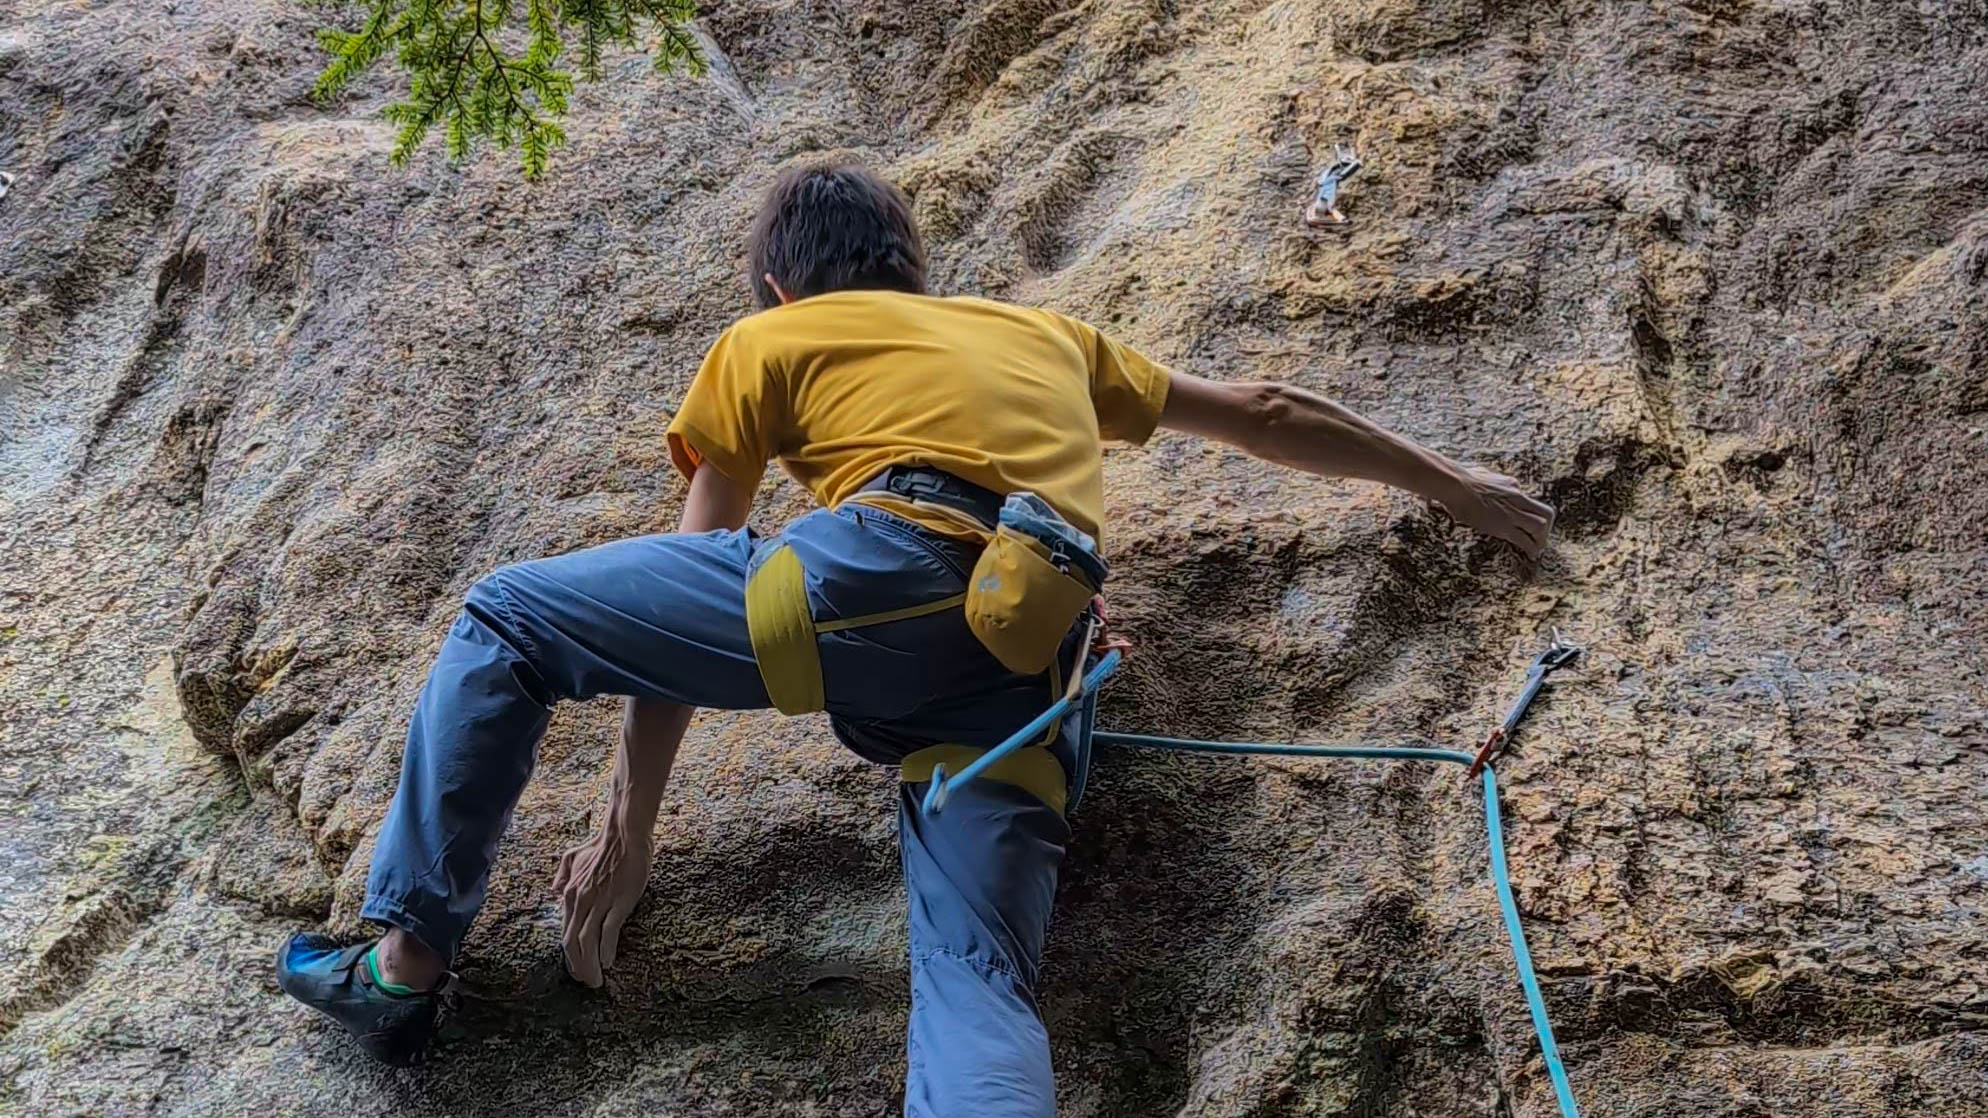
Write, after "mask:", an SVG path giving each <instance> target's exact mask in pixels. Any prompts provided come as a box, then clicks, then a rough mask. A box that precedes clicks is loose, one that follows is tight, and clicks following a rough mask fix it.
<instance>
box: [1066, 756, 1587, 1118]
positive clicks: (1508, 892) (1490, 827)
mask: <svg viewBox="0 0 1988 1118" xmlns="http://www.w3.org/2000/svg"><path fill="white" fill-rule="evenodd" d="M1093 737H1094V738H1095V739H1096V741H1097V742H1098V743H1099V744H1101V745H1131V746H1140V747H1143V748H1146V749H1170V750H1174V751H1175V752H1180V753H1227V754H1242V755H1263V756H1273V757H1350V758H1356V759H1361V760H1377V761H1447V762H1449V763H1450V764H1453V765H1463V766H1465V767H1468V766H1469V765H1470V764H1471V762H1472V761H1474V760H1475V758H1474V757H1473V756H1472V755H1471V754H1468V753H1459V752H1457V751H1455V750H1450V749H1414V748H1406V747H1404V748H1400V749H1377V748H1372V747H1369V746H1360V745H1278V744H1275V743H1270V742H1232V741H1192V740H1187V739H1182V738H1156V737H1150V736H1148V735H1145V734H1114V733H1108V732H1106V731H1103V730H1100V731H1098V732H1097V733H1096V734H1094V735H1093ZM1481 775H1482V778H1483V781H1484V830H1485V832H1486V833H1487V834H1488V835H1489V836H1490V840H1491V883H1492V885H1493V886H1495V887H1496V888H1497V891H1498V907H1499V908H1500V909H1502V910H1503V911H1504V914H1505V933H1506V934H1507V935H1508V936H1510V937H1511V940H1512V961H1513V962H1514V963H1515V964H1516V965H1517V967H1518V972H1519V986H1520V988H1522V989H1523V990H1524V991H1525V996H1526V1008H1527V1009H1528V1010H1530V1011H1531V1012H1532V1027H1533V1031H1535V1032H1537V1033H1538V1034H1539V1053H1540V1057H1541V1058H1542V1059H1543V1060H1544V1061H1545V1063H1546V1074H1547V1076H1548V1077H1549V1078H1550V1079H1552V1080H1553V1093H1554V1094H1555V1095H1556V1096H1557V1097H1558V1098H1559V1100H1560V1113H1561V1114H1562V1115H1564V1116H1565V1118H1580V1113H1581V1112H1580V1109H1579V1108H1578V1107H1576V1106H1575V1105H1574V1088H1573V1085H1572V1084H1571V1083H1570V1082H1569V1081H1568V1079H1567V1068H1566V1065H1564V1064H1562V1063H1561V1062H1560V1046H1559V1045H1558V1044H1555V1043H1554V1041H1553V1025H1552V1024H1551V1023H1550V1022H1548V1021H1547V1019H1546V999H1545V998H1544V997H1542V996H1541V995H1540V992H1539V977H1538V975H1537V974H1535V973H1534V971H1533V966H1532V952H1531V951H1530V950H1528V949H1527V948H1526V933H1525V928H1524V927H1523V926H1521V925H1520V923H1519V905H1518V901H1517V900H1515V899H1514V898H1513V896H1512V875H1511V872H1510V870H1509V869H1508V868H1507V867H1506V865H1505V826H1504V821H1503V818H1502V816H1501V815H1500V813H1499V811H1498V778H1497V777H1496V776H1494V775H1492V772H1491V768H1490V766H1488V765H1487V766H1485V767H1484V769H1483V771H1482V773H1481Z"/></svg>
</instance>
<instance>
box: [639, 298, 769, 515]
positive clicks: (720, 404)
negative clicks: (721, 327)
mask: <svg viewBox="0 0 1988 1118" xmlns="http://www.w3.org/2000/svg"><path fill="white" fill-rule="evenodd" d="M779 385H780V381H779V376H778V370H776V369H773V368H771V367H770V365H769V363H768V361H767V360H766V358H765V355H764V354H762V353H760V352H759V351H758V347H756V346H754V345H752V344H751V339H750V338H749V337H745V336H742V331H741V330H740V327H739V326H738V325H734V326H733V327H732V328H731V329H729V330H727V331H725V332H724V333H723V334H721V335H719V337H718V340H717V341H716V342H713V343H712V344H711V351H710V352H709V353H706V354H705V355H704V364H703V365H702V366H701V367H699V368H698V370H697V377H696V379H694V380H692V381H691V382H690V391H689V392H686V393H685V394H684V397H683V406H682V407H680V408H678V409H677V413H676V418H674V419H672V420H671V421H670V428H669V435H668V438H669V444H670V459H671V460H672V461H674V462H675V463H676V468H677V469H678V470H680V471H682V473H683V476H685V477H690V476H691V475H693V474H694V473H696V471H697V467H698V465H699V464H700V463H702V462H709V463H711V465H712V466H714V467H716V468H717V470H718V472H719V473H721V474H724V475H725V476H726V477H728V478H731V479H732V480H733V481H737V482H742V483H744V484H747V485H751V484H754V483H756V482H757V481H758V480H759V478H760V476H761V475H762V474H764V473H765V472H766V462H767V460H768V459H770V458H772V457H773V454H774V451H775V450H776V449H777V448H778V446H779V432H780V430H781V427H782V424H783V423H784V422H785V416H786V413H787V404H786V400H785V398H784V396H783V394H782V392H781V391H780V387H779Z"/></svg>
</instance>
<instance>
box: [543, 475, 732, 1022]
mask: <svg viewBox="0 0 1988 1118" xmlns="http://www.w3.org/2000/svg"><path fill="white" fill-rule="evenodd" d="M752 496H753V488H752V487H751V486H747V485H742V484H740V483H738V482H735V481H733V480H732V479H730V478H728V477H726V476H725V475H724V474H721V473H719V472H718V471H717V469H716V468H714V467H712V466H710V465H708V464H707V465H701V466H699V467H697V474H696V476H694V477H693V478H692V479H691V482H690V496H689V498H688V499H686V500H685V502H684V506H683V519H682V521H681V522H680V523H679V524H678V531H682V532H708V531H710V530H711V529H714V528H737V527H740V526H741V525H743V524H744V523H745V520H746V513H748V512H750V511H751V509H752ZM690 715H691V708H690V707H687V706H684V705H683V704H681V703H672V702H666V701H664V700H661V699H629V700H627V702H626V703H625V704H624V705H623V707H622V716H621V744H620V747H619V748H618V749H616V750H615V756H614V779H613V783H612V784H611V785H610V787H609V792H608V802H607V814H606V816H605V817H604V818H603V819H602V821H601V829H600V831H599V833H598V834H596V835H595V836H594V837H593V838H592V839H589V840H588V841H586V842H584V843H582V844H580V845H579V846H576V847H574V848H573V849H571V850H569V851H567V852H566V856H565V857H563V858H561V859H560V861H559V873H558V875H557V876H556V877H555V878H554V879H553V882H552V889H553V892H555V893H557V894H558V895H559V908H560V914H561V915H562V916H563V917H564V925H565V947H566V969H567V970H568V971H570V972H572V975H573V977H574V978H577V979H579V980H580V981H581V982H584V983H586V984H587V985H589V986H599V985H600V984H601V982H602V975H601V971H602V970H603V968H606V967H611V966H613V965H614V954H615V949H616V947H617V946H618V945H619V943H620V940H621V925H622V924H623V923H624V922H625V921H626V920H627V919H628V914H629V913H631V912H633V911H634V910H635V902H637V901H639V900H641V899H642V890H643V888H644V886H646V885H647V883H648V880H649V862H650V858H651V850H650V843H651V841H652V839H653V837H654V835H655V831H656V815H657V813H658V812H659V811H661V810H662V805H663V789H664V787H665V786H667V785H668V783H669V779H670V766H671V765H673V764H674V763H675V762H676V752H677V746H678V745H679V744H681V743H682V741H683V733H684V730H686V729H687V728H689V726H690Z"/></svg>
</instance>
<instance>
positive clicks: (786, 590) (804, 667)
mask: <svg viewBox="0 0 1988 1118" xmlns="http://www.w3.org/2000/svg"><path fill="white" fill-rule="evenodd" d="M746 631H747V632H748V633H750V634H751V636H752V656H753V659H755V660H757V661H759V679H760V682H762V683H764V684H765V685H766V697H767V698H769V699H771V700H773V705H774V706H775V707H777V708H778V709H779V711H780V713H782V714H813V713H814V712H815V711H818V710H821V709H823V708H824V707H826V706H828V699H827V697H826V696H825V695H824V694H823V693H822V683H821V652H820V650H819V649H817V648H816V647H815V622H814V616H813V615H812V614H811V613H809V611H808V576H807V572H806V571H805V570H803V569H802V567H801V557H800V556H799V555H796V554H794V549H793V548H791V547H782V548H780V549H779V550H778V551H775V552H774V553H773V554H772V555H770V556H768V557H767V560H766V562H764V563H761V564H760V565H759V569H757V570H755V571H753V572H752V577H751V578H748V579H746Z"/></svg>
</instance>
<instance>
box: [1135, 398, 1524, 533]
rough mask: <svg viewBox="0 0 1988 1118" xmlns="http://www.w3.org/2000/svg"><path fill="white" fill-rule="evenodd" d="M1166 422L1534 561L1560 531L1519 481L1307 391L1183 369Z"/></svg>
mask: <svg viewBox="0 0 1988 1118" xmlns="http://www.w3.org/2000/svg"><path fill="white" fill-rule="evenodd" d="M1160 423H1161V424H1162V425H1163V426H1167V427H1172V428H1174V429H1175V430H1178V431H1186V432H1188V433H1190V434H1195V435H1200V436H1202V437H1204V438H1210V439H1220V440H1221V441H1222V442H1225V443H1228V444H1229V445H1231V446H1235V447H1240V448H1242V449H1243V450H1246V451H1248V452H1249V453H1251V454H1253V455H1255V456H1257V457H1258V458H1262V459H1264V460H1266V461H1270V462H1275V463H1277V464H1279V465H1283V466H1291V467H1293V468H1296V469H1300V470H1304V471H1305V472H1307V473H1313V474H1318V475H1320V476H1322V477H1352V478H1365V479H1367V480H1369V481H1378V482H1381V483H1383V484H1386V485H1392V486H1394V487H1395V488H1397V489H1406V490H1407V491H1409V492H1410V493H1414V494H1416V495H1417V496H1419V497H1423V498H1425V499H1427V500H1431V501H1434V502H1436V503H1438V504H1440V505H1441V506H1442V507H1443V508H1444V509H1445V510H1447V511H1448V512H1449V514H1450V515H1451V516H1454V517H1457V518H1458V519H1460V520H1462V521H1463V522H1464V523H1465V524H1468V525H1470V526H1471V527H1472V528H1475V529H1477V530H1478V531H1480V532H1483V533H1485V534H1487V535H1491V536H1496V537H1497V538H1499V539H1502V540H1505V541H1506V542H1508V543H1510V544H1512V545H1513V546H1515V547H1517V548H1519V550H1521V551H1523V552H1524V553H1525V554H1526V555H1528V556H1536V555H1538V554H1539V552H1540V549H1541V548H1543V547H1545V546H1546V539H1547V536H1548V534H1549V533H1550V532H1551V531H1552V530H1553V509H1552V507H1551V506H1549V505H1547V504H1546V503H1545V502H1543V501H1539V500H1535V499H1534V498H1532V497H1530V496H1528V495H1527V494H1526V493H1525V492H1524V491H1523V490H1522V489H1521V488H1520V486H1519V483H1518V481H1517V480H1516V479H1513V478H1509V477H1506V476H1505V475H1504V474H1501V473H1498V472H1497V471H1495V470H1487V469H1484V468H1483V467H1479V466H1466V465H1464V464H1463V463H1460V462H1457V461H1455V460H1453V459H1451V458H1449V457H1448V456H1446V455H1443V454H1438V453H1437V452H1435V451H1433V450H1430V449H1429V448H1428V447H1426V446H1423V445H1422V444H1420V443H1418V442H1416V441H1415V440H1414V439H1411V438H1408V437H1406V436H1404V435H1397V434H1395V433H1394V432H1393V431H1390V430H1388V429H1387V428H1385V427H1382V426H1381V425H1380V424H1378V423H1374V422H1372V421H1370V420H1368V419H1366V418H1365V417H1363V416H1361V415H1360V414H1358V413H1357V412H1355V411H1353V410H1352V409H1351V408H1348V407H1345V406H1343V405H1341V404H1338V403H1335V402H1333V401H1331V400H1328V399H1326V398H1325V397H1324V396H1321V395H1319V394H1318V393H1316V392H1308V391H1306V390H1304V389H1302V388H1293V387H1291V386H1290V385H1287V384H1273V383H1270V382H1268V381H1259V382H1256V383H1252V384H1230V383H1226V382H1223V381H1213V380H1207V379H1205V378H1202V377H1197V376H1192V375H1189V374H1183V373H1175V374H1173V380H1172V381H1171V383H1170V385H1169V388H1168V391H1167V402H1166V408H1165V410H1164V411H1162V412H1161V413H1160Z"/></svg>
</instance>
